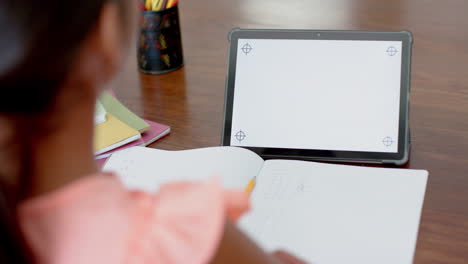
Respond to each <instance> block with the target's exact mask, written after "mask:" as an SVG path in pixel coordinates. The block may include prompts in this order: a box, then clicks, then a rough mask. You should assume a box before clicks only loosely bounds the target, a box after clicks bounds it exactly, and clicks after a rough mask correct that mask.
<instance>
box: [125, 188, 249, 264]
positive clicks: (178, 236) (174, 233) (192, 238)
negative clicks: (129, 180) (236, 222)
mask: <svg viewBox="0 0 468 264" xmlns="http://www.w3.org/2000/svg"><path fill="white" fill-rule="evenodd" d="M138 196H139V197H137V198H135V199H136V200H137V201H138V203H140V204H141V209H140V215H138V216H136V220H135V222H136V225H137V226H139V227H140V228H138V230H136V232H135V233H134V236H133V237H132V240H131V246H132V248H131V256H130V261H129V263H155V260H157V262H158V263H170V264H172V263H208V262H209V260H210V259H211V258H212V257H213V255H214V253H215V251H216V249H217V247H218V243H219V241H220V239H221V235H222V232H223V229H224V224H225V221H226V216H231V218H232V219H234V218H236V217H238V216H239V215H240V214H241V213H243V212H244V211H245V210H246V209H247V205H248V199H247V197H246V195H245V194H243V193H235V192H230V193H224V192H223V191H222V190H221V188H220V185H219V184H218V182H217V181H212V182H209V183H205V184H189V183H185V184H171V185H166V186H164V187H163V188H161V190H160V191H159V193H158V195H156V196H150V195H147V194H142V193H140V195H138Z"/></svg>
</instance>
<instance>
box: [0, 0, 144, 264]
mask: <svg viewBox="0 0 468 264" xmlns="http://www.w3.org/2000/svg"><path fill="white" fill-rule="evenodd" d="M135 6H136V4H135V3H134V2H133V1H125V0H80V1H73V2H66V1H60V0H41V1H27V0H21V1H18V0H1V1H0V32H1V33H0V187H1V189H0V233H2V236H0V262H1V263H9V262H12V263H21V262H22V261H21V257H22V256H23V255H24V254H23V253H24V247H23V246H22V245H21V241H22V239H21V237H20V236H19V235H18V234H19V232H18V231H17V225H16V224H15V221H14V215H15V213H14V204H15V203H16V202H17V200H18V199H21V196H22V192H21V185H22V184H24V183H25V182H27V181H28V178H29V177H31V175H32V174H33V173H34V172H33V171H32V170H33V169H32V166H31V164H32V162H33V159H34V157H33V156H32V155H31V153H32V152H33V150H34V146H35V142H37V141H40V140H41V137H43V136H45V135H47V134H49V133H52V132H53V130H54V129H55V128H56V127H58V126H60V120H62V119H64V118H63V115H66V111H67V108H73V107H74V105H76V104H79V103H80V102H84V101H86V102H93V101H94V98H95V96H96V95H97V93H98V92H99V90H100V89H102V87H103V86H104V85H105V84H106V83H107V82H108V81H109V80H110V79H112V77H113V76H114V75H115V73H116V72H117V71H118V69H119V67H120V65H122V63H123V59H124V58H125V55H126V51H127V47H128V46H129V45H128V43H130V40H131V34H132V31H133V30H132V29H133V27H132V23H133V21H134V19H135V17H136V15H135V14H136V7H135ZM3 234H8V235H3Z"/></svg>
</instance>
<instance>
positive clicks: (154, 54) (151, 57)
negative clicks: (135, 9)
mask: <svg viewBox="0 0 468 264" xmlns="http://www.w3.org/2000/svg"><path fill="white" fill-rule="evenodd" d="M183 66H184V58H183V53H182V37H181V34H180V23H179V8H178V5H175V6H173V7H171V8H168V9H165V10H161V11H142V17H141V31H140V36H139V40H138V68H139V70H140V71H141V72H143V73H148V74H162V73H168V72H172V71H175V70H177V69H180V68H181V67H183Z"/></svg>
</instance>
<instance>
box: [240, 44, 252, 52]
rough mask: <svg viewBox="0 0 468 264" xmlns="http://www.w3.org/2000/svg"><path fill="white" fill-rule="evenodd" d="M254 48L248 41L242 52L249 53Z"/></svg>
mask: <svg viewBox="0 0 468 264" xmlns="http://www.w3.org/2000/svg"><path fill="white" fill-rule="evenodd" d="M252 50H253V48H252V46H250V44H249V43H246V44H245V45H244V46H242V52H244V54H245V55H249V53H250V52H252Z"/></svg>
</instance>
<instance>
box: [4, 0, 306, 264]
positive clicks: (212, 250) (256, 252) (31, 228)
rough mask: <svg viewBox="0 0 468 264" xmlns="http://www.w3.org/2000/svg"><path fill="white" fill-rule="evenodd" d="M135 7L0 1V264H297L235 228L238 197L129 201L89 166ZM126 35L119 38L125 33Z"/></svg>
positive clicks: (135, 197) (212, 184) (207, 190)
mask: <svg viewBox="0 0 468 264" xmlns="http://www.w3.org/2000/svg"><path fill="white" fill-rule="evenodd" d="M133 6H136V5H135V3H132V1H124V0H81V1H75V2H66V1H59V0H42V1H28V0H23V1H18V0H2V1H1V2H0V32H2V33H1V35H0V58H1V59H0V179H1V185H0V186H1V190H0V221H1V222H0V232H1V234H2V235H1V236H0V241H1V244H0V262H1V263H72V264H73V263H77V264H78V263H80V264H81V263H169V264H172V263H184V264H185V263H302V262H301V261H299V260H297V259H295V258H294V257H292V256H290V255H288V254H286V253H284V252H277V253H275V254H272V255H270V254H267V253H265V252H263V251H262V250H261V249H260V248H259V247H258V246H256V245H255V244H254V243H253V242H252V241H251V240H249V238H247V237H246V236H245V235H244V234H242V233H241V232H240V231H239V230H238V229H237V228H236V227H235V226H234V225H233V224H232V222H231V221H232V220H234V218H235V217H236V216H238V215H239V214H241V213H242V212H243V211H244V209H246V207H247V201H248V200H247V198H246V197H245V195H244V194H243V193H242V192H238V193H235V192H230V193H226V192H223V191H222V190H221V187H220V185H219V183H218V182H217V181H216V180H212V181H209V182H206V183H199V184H195V183H178V184H171V185H167V186H164V187H163V188H161V190H160V191H159V192H158V193H156V194H154V195H153V194H147V193H142V192H128V191H126V190H125V189H124V188H123V187H122V185H121V184H120V183H119V181H118V179H117V178H116V177H115V176H114V175H109V174H103V173H100V172H99V171H98V169H97V168H96V165H95V162H94V160H93V150H92V146H93V144H92V143H93V142H92V139H93V116H94V113H93V112H94V105H95V98H96V96H97V95H98V94H99V92H100V91H101V89H102V88H103V87H104V86H105V85H106V83H107V82H108V81H109V80H111V79H112V78H113V77H114V75H115V73H116V72H117V71H118V70H119V65H122V64H123V58H124V57H125V56H124V55H125V54H126V51H127V46H128V45H127V44H128V43H129V41H131V39H132V37H131V36H132V33H133V31H134V30H133V27H131V26H130V25H132V24H135V20H136V17H137V10H136V7H133ZM122 29H123V30H122Z"/></svg>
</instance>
